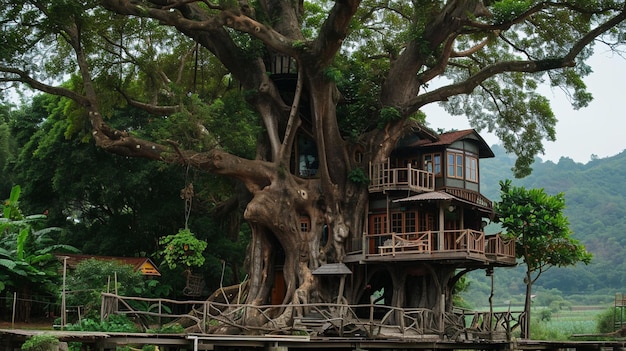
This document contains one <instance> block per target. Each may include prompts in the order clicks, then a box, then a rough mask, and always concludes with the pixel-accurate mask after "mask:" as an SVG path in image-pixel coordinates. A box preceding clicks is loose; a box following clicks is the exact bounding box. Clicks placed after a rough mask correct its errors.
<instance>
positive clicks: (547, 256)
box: [495, 180, 591, 338]
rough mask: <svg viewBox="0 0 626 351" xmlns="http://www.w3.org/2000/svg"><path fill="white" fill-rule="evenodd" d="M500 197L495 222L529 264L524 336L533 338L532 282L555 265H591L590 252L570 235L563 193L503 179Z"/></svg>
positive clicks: (523, 259)
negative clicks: (555, 192) (531, 328)
mask: <svg viewBox="0 0 626 351" xmlns="http://www.w3.org/2000/svg"><path fill="white" fill-rule="evenodd" d="M500 191H501V194H500V195H501V200H500V201H499V202H497V203H496V205H495V210H496V214H497V217H496V222H498V223H501V225H502V227H503V228H505V229H506V232H507V234H508V235H510V236H511V237H512V238H514V239H515V249H516V251H515V252H516V254H517V256H518V258H521V259H522V261H523V262H524V264H525V265H526V277H525V278H524V283H525V284H526V298H525V301H524V314H525V316H524V318H523V323H522V338H530V304H531V293H532V286H533V284H534V283H535V282H536V281H537V279H539V277H540V276H541V274H542V273H543V272H545V271H547V270H548V269H550V268H552V267H563V266H573V265H575V264H576V263H578V262H582V263H585V264H588V263H589V262H590V261H591V254H590V253H588V252H587V250H586V249H585V247H584V246H583V245H582V244H581V243H580V242H579V241H578V240H576V239H574V238H573V237H572V236H571V235H572V233H571V230H570V229H569V221H568V219H567V217H565V215H564V214H563V210H564V209H565V198H564V194H563V193H559V194H556V195H554V196H553V195H549V194H546V192H545V191H544V190H543V189H525V188H524V187H517V186H513V185H512V183H511V181H510V180H506V181H501V182H500Z"/></svg>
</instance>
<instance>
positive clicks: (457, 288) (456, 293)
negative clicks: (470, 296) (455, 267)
mask: <svg viewBox="0 0 626 351" xmlns="http://www.w3.org/2000/svg"><path fill="white" fill-rule="evenodd" d="M470 285H471V281H470V280H468V279H467V277H466V276H463V277H461V279H459V280H458V281H457V283H456V284H455V285H454V289H453V290H452V304H453V305H454V306H455V307H462V308H468V309H469V308H471V305H470V304H469V303H468V302H467V301H465V299H463V295H462V294H463V293H464V292H466V291H467V290H468V289H469V288H470Z"/></svg>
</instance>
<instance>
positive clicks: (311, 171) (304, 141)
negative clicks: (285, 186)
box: [298, 135, 319, 177]
mask: <svg viewBox="0 0 626 351" xmlns="http://www.w3.org/2000/svg"><path fill="white" fill-rule="evenodd" d="M298 154H299V156H298V175H299V176H301V177H314V176H316V175H317V168H318V167H319V160H318V158H317V146H316V145H315V142H314V141H313V139H311V138H309V137H306V136H304V135H299V136H298Z"/></svg>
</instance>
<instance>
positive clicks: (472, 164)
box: [465, 156, 478, 183]
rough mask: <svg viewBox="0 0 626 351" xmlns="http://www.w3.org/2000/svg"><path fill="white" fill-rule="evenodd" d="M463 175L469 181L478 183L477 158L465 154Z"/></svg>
mask: <svg viewBox="0 0 626 351" xmlns="http://www.w3.org/2000/svg"><path fill="white" fill-rule="evenodd" d="M465 176H466V177H467V180H469V181H470V182H474V183H478V159H477V158H476V157H473V156H465Z"/></svg>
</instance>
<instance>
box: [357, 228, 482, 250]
mask: <svg viewBox="0 0 626 351" xmlns="http://www.w3.org/2000/svg"><path fill="white" fill-rule="evenodd" d="M363 238H364V240H365V243H364V244H363V247H366V248H368V249H367V250H366V251H367V252H369V254H376V255H396V254H402V253H434V252H468V253H470V252H472V253H480V254H484V253H485V233H483V232H479V231H476V230H472V229H463V230H444V231H426V232H411V233H384V234H370V235H365V236H364V237H363Z"/></svg>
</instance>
